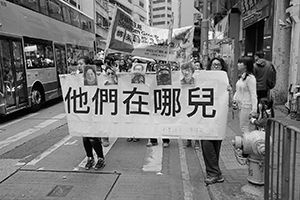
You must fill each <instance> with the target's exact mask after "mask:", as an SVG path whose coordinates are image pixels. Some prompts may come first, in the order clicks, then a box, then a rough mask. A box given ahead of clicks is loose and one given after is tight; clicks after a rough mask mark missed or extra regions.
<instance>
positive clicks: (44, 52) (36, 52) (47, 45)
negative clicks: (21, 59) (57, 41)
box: [24, 37, 54, 69]
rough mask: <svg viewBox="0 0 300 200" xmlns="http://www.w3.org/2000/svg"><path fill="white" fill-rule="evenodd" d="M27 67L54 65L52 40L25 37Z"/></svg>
mask: <svg viewBox="0 0 300 200" xmlns="http://www.w3.org/2000/svg"><path fill="white" fill-rule="evenodd" d="M24 52H25V60H26V67H27V69H32V68H48V67H54V55H53V48H52V42H50V41H46V40H39V39H33V38H28V37H24Z"/></svg>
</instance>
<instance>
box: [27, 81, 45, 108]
mask: <svg viewBox="0 0 300 200" xmlns="http://www.w3.org/2000/svg"><path fill="white" fill-rule="evenodd" d="M42 103H43V96H42V90H41V89H40V87H37V86H35V87H33V89H32V92H31V107H30V110H31V111H32V112H36V111H38V110H39V109H41V107H42Z"/></svg>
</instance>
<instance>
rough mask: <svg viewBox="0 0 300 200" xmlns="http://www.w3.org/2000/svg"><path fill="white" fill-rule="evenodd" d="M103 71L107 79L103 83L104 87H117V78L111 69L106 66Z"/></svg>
mask: <svg viewBox="0 0 300 200" xmlns="http://www.w3.org/2000/svg"><path fill="white" fill-rule="evenodd" d="M104 71H105V74H106V77H107V81H106V82H105V83H104V85H118V76H117V74H116V72H115V71H114V70H113V68H111V67H109V66H108V67H106V68H105V70H104Z"/></svg>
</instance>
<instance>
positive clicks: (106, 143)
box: [102, 137, 109, 147]
mask: <svg viewBox="0 0 300 200" xmlns="http://www.w3.org/2000/svg"><path fill="white" fill-rule="evenodd" d="M102 145H103V146H104V147H108V146H109V139H108V137H107V138H103V139H102Z"/></svg>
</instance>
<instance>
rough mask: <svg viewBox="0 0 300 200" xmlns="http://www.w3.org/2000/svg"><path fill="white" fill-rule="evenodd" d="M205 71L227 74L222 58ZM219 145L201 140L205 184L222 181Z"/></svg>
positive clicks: (211, 141) (218, 142)
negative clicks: (205, 175)
mask: <svg viewBox="0 0 300 200" xmlns="http://www.w3.org/2000/svg"><path fill="white" fill-rule="evenodd" d="M207 70H215V71H225V72H227V66H226V64H225V62H224V60H223V59H222V58H213V59H212V60H211V62H210V64H209V65H208V68H207ZM227 90H228V91H229V92H230V91H231V87H230V85H229V86H228V87H227ZM224 131H226V130H224ZM221 144H222V140H201V147H202V154H203V159H204V163H205V168H206V174H207V177H206V178H205V180H204V182H205V183H206V184H214V183H220V182H223V181H224V177H223V176H222V172H221V170H220V166H219V159H220V150H221Z"/></svg>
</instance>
